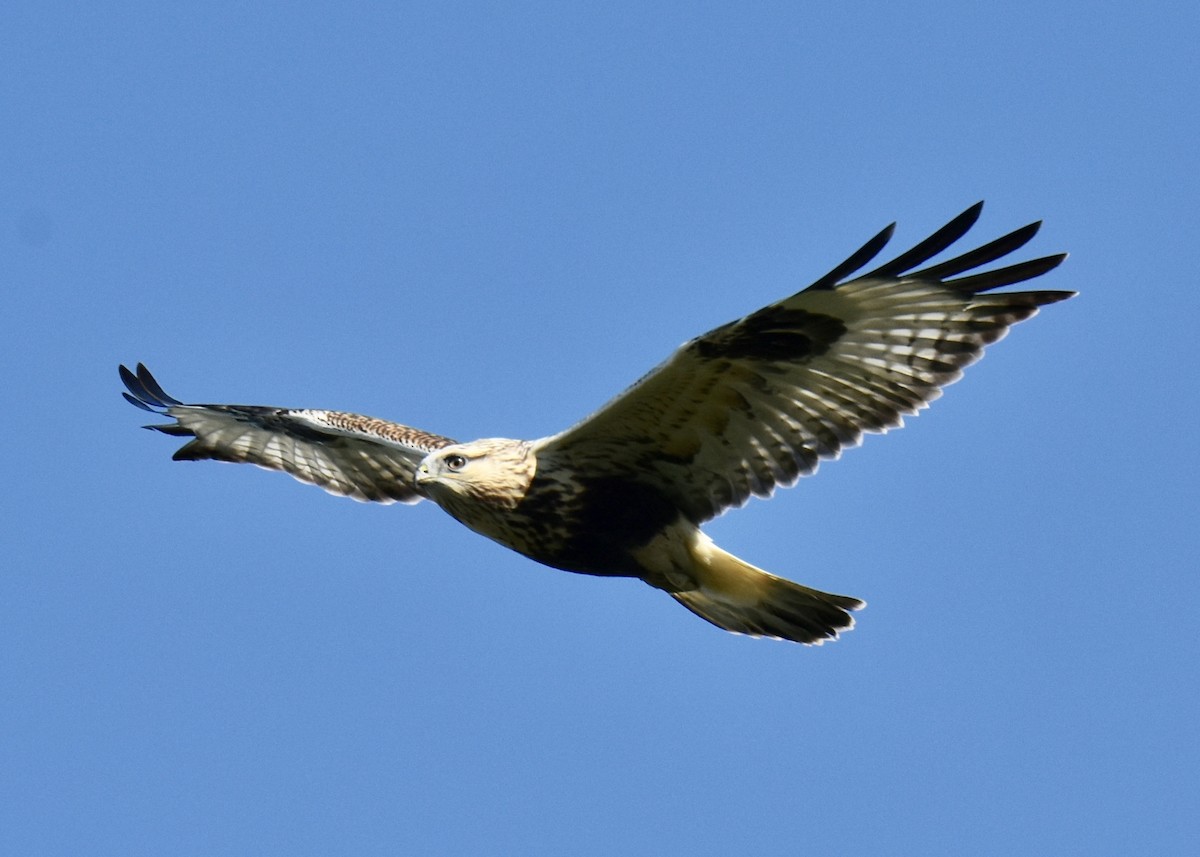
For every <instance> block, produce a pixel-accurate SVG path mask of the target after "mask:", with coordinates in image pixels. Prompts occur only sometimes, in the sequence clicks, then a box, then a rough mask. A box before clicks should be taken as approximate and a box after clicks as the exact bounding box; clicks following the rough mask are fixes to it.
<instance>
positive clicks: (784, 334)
mask: <svg viewBox="0 0 1200 857" xmlns="http://www.w3.org/2000/svg"><path fill="white" fill-rule="evenodd" d="M982 207H983V203H979V204H977V205H974V206H972V207H971V208H969V209H967V211H965V212H963V213H962V214H961V215H959V216H958V217H956V218H955V219H954V220H952V221H951V222H950V223H948V224H946V226H944V227H942V228H941V229H939V230H938V231H937V232H936V233H934V234H933V235H932V236H930V237H929V238H927V239H926V240H924V241H922V242H921V243H920V244H918V245H917V246H916V247H914V248H912V249H911V250H909V251H907V252H906V253H902V254H901V255H900V256H898V257H897V258H895V259H894V260H892V261H891V262H888V263H886V264H884V265H881V266H879V267H878V268H875V269H874V270H872V271H870V272H869V273H866V274H863V275H861V276H859V277H857V278H855V279H846V278H847V277H849V276H850V275H852V274H853V273H855V272H856V271H858V270H859V269H860V268H862V267H863V266H864V265H866V264H867V263H868V262H869V261H871V259H873V258H874V257H875V256H876V255H877V254H878V253H879V252H880V250H882V249H883V246H884V245H885V244H886V243H887V242H888V240H889V239H890V237H891V234H892V231H893V229H894V227H895V224H892V225H891V226H889V227H887V228H886V229H884V230H883V231H882V232H880V233H879V234H878V235H876V236H875V237H874V238H872V239H871V240H870V241H868V242H867V243H866V244H865V245H863V247H862V248H860V249H859V250H858V251H857V252H855V253H854V254H853V255H852V256H851V257H850V258H849V259H847V260H846V261H845V262H843V263H842V264H840V265H838V266H837V267H836V268H835V269H834V270H832V271H831V272H829V273H828V274H826V275H825V276H824V277H822V278H821V279H819V280H817V282H815V283H813V284H812V285H811V286H809V287H808V288H807V289H805V290H803V291H801V292H799V293H797V294H795V295H793V296H791V297H789V298H785V299H784V300H782V301H779V302H778V303H774V304H771V305H770V306H767V307H764V308H763V309H760V310H758V311H757V312H755V313H752V314H750V315H748V316H746V317H745V318H742V319H739V320H737V321H734V322H730V323H729V324H726V325H722V326H721V327H718V328H716V329H715V330H712V331H710V332H708V333H706V334H704V335H703V336H701V337H698V338H696V339H693V340H692V341H691V342H688V343H686V344H685V345H683V346H682V347H681V348H680V349H679V350H678V351H676V352H675V354H674V355H672V356H671V358H670V359H668V360H667V361H666V362H665V363H663V364H662V365H660V366H659V367H658V368H657V369H655V370H653V371H652V372H651V373H650V374H648V375H647V376H646V377H644V378H643V379H642V380H641V381H639V382H638V383H636V384H634V385H633V386H632V387H631V388H629V389H628V390H626V391H625V392H624V393H622V394H621V395H620V396H618V397H617V398H615V399H613V400H612V401H611V402H609V403H608V404H607V405H605V406H604V407H603V408H602V409H601V410H599V411H598V412H596V413H595V414H593V415H592V416H590V417H588V418H587V419H586V420H584V421H583V422H581V423H579V424H578V425H576V426H574V427H573V428H570V429H568V430H567V431H565V432H563V433H561V434H558V435H555V436H553V437H550V438H545V439H543V440H542V441H539V442H538V444H537V446H536V447H535V449H536V452H537V455H538V459H539V461H540V460H542V459H544V458H549V459H551V460H553V461H555V462H556V463H557V464H558V465H560V466H562V465H565V466H568V467H571V468H574V469H575V470H576V472H578V473H581V474H595V475H617V474H620V475H622V476H626V477H628V476H633V475H635V474H636V476H635V478H638V479H639V480H641V481H650V482H652V483H653V484H654V485H655V486H656V487H658V488H659V490H661V491H663V492H665V493H666V494H667V495H668V496H670V497H671V499H672V500H673V502H674V503H675V504H676V506H677V507H678V508H679V509H680V510H681V511H683V513H684V514H686V515H687V516H688V517H689V518H690V519H691V520H692V521H694V522H696V523H699V522H701V521H704V520H707V519H708V518H711V517H713V516H715V515H717V514H719V513H720V512H722V511H723V510H724V509H726V508H729V507H731V506H739V505H741V504H743V503H745V502H746V500H748V499H749V497H750V495H752V494H753V495H758V496H761V497H765V496H769V495H770V494H771V492H772V491H773V490H774V489H775V487H776V486H780V485H783V486H786V485H791V484H792V483H794V482H795V481H796V480H797V479H798V478H799V477H801V476H806V475H808V474H810V473H813V472H814V471H815V470H816V469H817V465H818V463H819V462H820V461H821V460H822V459H827V458H836V457H837V456H838V454H839V453H840V452H841V450H842V449H843V448H845V447H848V446H855V445H857V444H858V443H859V442H860V441H861V439H862V435H863V432H884V431H886V430H888V429H889V428H894V427H897V426H900V425H901V424H902V418H903V416H904V415H905V414H913V413H916V412H917V411H918V410H919V409H921V408H923V407H924V406H926V405H927V404H928V403H929V402H931V401H932V400H933V399H935V398H937V397H938V396H939V395H941V389H942V387H944V386H946V385H947V384H950V383H952V382H954V381H956V380H957V379H958V378H959V377H960V376H961V374H962V370H963V368H964V367H965V366H967V365H968V364H970V363H973V362H974V361H975V360H977V359H978V358H979V357H980V356H981V355H982V353H983V349H984V347H985V346H987V345H989V344H990V343H993V342H995V341H997V340H998V339H1000V338H1001V337H1003V336H1004V335H1005V333H1007V332H1008V328H1009V326H1011V325H1013V324H1015V323H1016V322H1019V321H1023V320H1025V319H1027V318H1030V317H1031V316H1033V315H1034V314H1035V313H1036V312H1037V310H1038V307H1040V306H1043V305H1045V304H1050V303H1054V302H1055V301H1060V300H1063V299H1065V298H1068V297H1071V296H1072V294H1073V293H1072V292H1054V291H1029V292H1000V293H992V292H991V290H992V289H995V288H999V287H1001V286H1008V285H1012V284H1014V283H1020V282H1023V281H1025V280H1029V279H1032V278H1034V277H1037V276H1040V275H1041V274H1044V273H1046V272H1047V271H1049V270H1051V269H1052V268H1054V267H1056V266H1057V265H1058V264H1059V263H1060V262H1062V260H1063V259H1064V258H1066V254H1060V255H1055V256H1046V257H1044V258H1040V259H1034V260H1032V261H1028V262H1021V263H1018V264H1014V265H1010V266H1008V267H1004V268H999V269H996V270H992V271H985V272H982V273H969V272H973V271H975V270H976V269H977V268H979V267H980V266H983V265H987V264H988V263H990V262H994V261H996V260H997V259H1000V258H1001V257H1004V256H1007V255H1008V254H1009V253H1012V252H1013V251H1014V250H1017V249H1018V248H1020V247H1022V246H1024V245H1025V243H1026V242H1028V241H1029V240H1030V239H1031V238H1032V237H1033V236H1034V234H1035V233H1036V232H1037V230H1038V228H1039V227H1040V225H1041V224H1040V222H1039V223H1033V224H1030V225H1029V226H1026V227H1024V228H1022V229H1018V230H1016V231H1015V232H1011V233H1009V234H1008V235H1005V236H1003V237H1001V238H998V239H996V240H995V241H992V242H989V243H987V244H985V245H983V246H982V247H979V248H977V249H975V250H971V251H969V252H966V253H963V254H962V255H960V256H957V257H955V258H953V259H950V260H948V261H944V262H940V263H937V264H934V265H930V266H929V267H926V268H922V269H919V270H914V269H916V268H918V266H920V265H922V264H925V263H926V262H928V261H929V260H930V259H931V258H932V257H934V256H935V255H937V254H938V253H940V252H942V251H943V250H945V249H946V248H947V247H949V246H950V245H951V244H953V243H954V242H955V241H957V240H958V239H959V238H961V237H962V236H963V235H964V234H965V233H966V232H967V230H968V229H970V228H971V226H972V225H973V224H974V223H975V221H976V220H977V219H978V217H979V213H980V211H981V209H982Z"/></svg>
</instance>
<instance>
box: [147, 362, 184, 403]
mask: <svg viewBox="0 0 1200 857" xmlns="http://www.w3.org/2000/svg"><path fill="white" fill-rule="evenodd" d="M137 377H138V381H140V382H141V384H142V386H143V387H144V388H145V389H146V390H148V391H150V394H151V395H153V396H154V398H156V399H158V400H159V401H160V402H162V403H163V404H164V405H182V404H183V402H181V401H179V400H178V399H175V398H172V397H171V396H168V395H167V394H166V393H164V392H163V388H162V387H160V386H159V384H158V381H156V380H155V378H154V376H153V375H151V374H150V370H149V369H147V368H146V364H145V363H139V364H138V365H137Z"/></svg>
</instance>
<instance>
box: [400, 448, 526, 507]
mask: <svg viewBox="0 0 1200 857" xmlns="http://www.w3.org/2000/svg"><path fill="white" fill-rule="evenodd" d="M536 470H537V459H536V458H535V457H534V455H533V454H532V453H531V452H530V444H529V443H528V442H527V441H523V440H510V439H508V438H499V437H492V438H484V439H483V440H473V441H471V442H470V443H455V444H451V445H450V446H445V447H442V448H441V449H439V450H435V451H434V452H431V453H429V455H427V456H425V458H424V460H423V461H422V462H421V464H420V466H419V467H418V468H417V472H416V476H415V480H416V483H417V487H418V488H419V490H420V491H421V492H422V493H423V494H425V495H426V496H428V497H429V498H430V499H431V500H433V501H434V502H435V503H437V504H438V505H440V506H442V507H444V508H446V509H447V510H448V511H451V510H452V509H454V510H457V509H461V508H462V506H463V505H464V504H469V505H482V506H492V507H500V508H504V509H512V508H514V507H515V506H516V505H517V504H518V503H519V502H520V501H521V498H522V497H524V496H525V491H526V490H527V489H528V488H529V483H530V482H532V481H533V475H534V472H535V471H536ZM456 517H458V515H456Z"/></svg>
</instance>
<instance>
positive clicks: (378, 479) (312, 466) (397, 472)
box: [120, 363, 453, 503]
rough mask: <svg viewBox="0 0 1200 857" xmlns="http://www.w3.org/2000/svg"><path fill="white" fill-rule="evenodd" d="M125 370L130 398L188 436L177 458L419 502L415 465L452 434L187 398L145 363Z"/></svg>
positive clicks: (165, 428) (166, 429) (335, 490)
mask: <svg viewBox="0 0 1200 857" xmlns="http://www.w3.org/2000/svg"><path fill="white" fill-rule="evenodd" d="M120 372H121V380H122V381H123V382H124V383H125V386H126V388H127V389H128V392H127V393H124V394H123V395H124V396H125V398H126V400H128V401H129V402H130V403H131V404H133V405H136V406H137V407H139V408H141V409H142V410H146V411H149V412H151V413H154V414H159V415H162V416H167V417H172V418H174V420H175V422H173V423H166V424H162V425H150V426H146V428H149V429H153V430H155V431H159V432H162V433H163V434H168V435H171V436H173V437H186V438H191V440H189V441H188V442H187V443H185V444H184V445H183V446H182V447H180V448H179V449H178V450H177V451H176V452H175V455H174V456H173V457H174V458H175V460H177V461H200V460H206V459H213V460H216V461H230V462H237V463H249V464H255V465H258V466H259V467H264V468H267V469H269V470H281V471H283V472H285V473H289V474H291V475H292V476H294V477H295V478H296V479H298V480H300V481H301V482H308V483H311V484H313V485H317V486H319V487H321V488H323V489H325V490H326V491H328V492H330V493H331V494H339V495H344V496H347V497H352V498H354V499H356V500H362V501H374V502H379V503H392V502H401V503H415V502H417V501H418V500H420V499H421V497H420V495H419V494H418V493H417V491H416V488H415V485H414V482H413V474H414V472H415V470H416V468H417V466H418V465H419V464H420V462H421V460H422V459H423V458H424V457H425V456H426V455H427V454H428V453H429V452H431V451H433V450H435V449H440V448H441V447H443V446H446V445H448V444H450V443H452V442H453V441H451V440H450V439H449V438H446V437H442V436H440V435H434V434H429V433H427V432H423V431H420V430H419V429H414V428H411V427H409V426H404V425H400V424H399V423H392V422H388V421H386V420H380V419H376V418H374V417H365V416H362V415H360V414H349V413H344V412H341V411H322V410H300V409H294V408H274V407H264V406H260V405H202V404H186V403H184V402H181V401H179V400H178V399H175V398H173V397H172V396H169V395H167V393H166V392H164V390H163V388H162V387H161V385H159V383H158V381H157V380H156V379H155V378H154V376H153V375H151V374H150V371H149V370H148V369H146V367H145V366H143V365H142V364H140V363H139V364H138V366H137V370H136V371H130V370H129V369H127V368H126V367H124V366H122V367H120Z"/></svg>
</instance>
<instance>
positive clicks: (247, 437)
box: [120, 203, 1074, 644]
mask: <svg viewBox="0 0 1200 857" xmlns="http://www.w3.org/2000/svg"><path fill="white" fill-rule="evenodd" d="M982 207H983V203H978V204H976V205H974V206H972V207H971V208H969V209H967V210H966V211H964V212H963V213H962V214H960V215H959V216H958V217H956V218H954V219H953V220H951V221H950V222H949V223H948V224H946V225H945V226H943V227H942V228H941V229H939V230H938V231H937V232H935V233H934V234H933V235H931V236H930V237H929V238H926V239H925V240H924V241H922V242H920V243H919V244H917V245H916V246H915V247H913V248H912V249H911V250H908V251H907V252H904V253H901V254H900V255H899V256H897V257H896V258H895V259H893V260H892V261H890V262H887V263H885V264H883V265H880V266H879V267H877V268H875V269H873V270H871V271H869V272H868V273H865V274H860V275H858V276H853V275H854V274H855V273H856V272H857V271H859V270H860V269H861V268H863V267H864V266H866V265H867V264H868V263H869V262H870V261H871V260H872V259H874V258H875V257H876V255H878V254H879V252H880V251H881V250H882V249H883V247H884V245H885V244H887V242H888V240H889V239H890V238H891V235H892V231H893V229H894V227H895V224H892V225H891V226H888V227H887V228H886V229H884V230H883V231H881V232H880V233H879V234H877V235H876V236H875V237H874V238H872V239H871V240H870V241H868V242H867V243H866V244H864V245H863V246H862V247H861V248H859V249H858V250H857V251H855V252H854V253H853V254H851V256H850V258H848V259H847V260H846V261H844V262H842V263H841V264H840V265H838V266H837V267H836V268H834V269H833V270H832V271H830V272H829V273H828V274H826V275H825V276H823V277H821V278H820V279H818V280H817V281H816V282H815V283H813V284H812V285H811V286H809V287H808V288H806V289H804V290H803V291H800V292H798V293H796V294H794V295H792V296H791V297H788V298H784V299H783V300H781V301H778V302H777V303H773V304H771V305H770V306H766V307H763V308H762V309H760V310H757V311H756V312H752V313H750V314H749V315H747V316H745V317H744V318H740V319H738V320H736V321H732V322H729V323H728V324H724V325H721V326H720V327H718V328H715V329H714V330H711V331H709V332H708V333H706V334H704V335H703V336H699V337H697V338H695V339H693V340H691V341H690V342H687V343H685V344H684V345H682V346H681V347H680V348H679V349H678V350H676V351H675V353H674V354H672V355H671V357H670V358H668V359H667V360H666V361H665V362H664V363H662V364H661V365H659V366H658V367H657V368H656V369H654V370H653V371H651V372H650V373H649V374H647V375H646V376H645V377H643V378H642V379H641V380H640V381H638V382H637V383H635V384H634V385H633V386H632V387H630V388H629V389H627V390H626V391H625V392H623V393H621V394H620V395H619V396H617V397H616V398H615V399H613V400H611V401H610V402H609V403H608V404H606V405H605V406H604V407H602V408H601V409H600V410H599V411H597V412H596V413H594V414H592V415H591V416H589V417H588V418H587V419H585V420H583V421H582V422H580V423H578V424H576V425H575V426H572V427H571V428H568V429H567V430H566V431H562V432H559V433H558V434H555V435H551V436H549V437H544V438H542V439H540V440H510V439H507V438H486V439H483V440H474V441H470V442H468V443H459V442H457V441H454V440H451V439H450V438H448V437H443V436H441V435H437V434H431V433H429V432H426V431H422V430H421V429H416V428H411V427H409V426H405V425H400V424H399V423H393V422H389V421H387V420H382V419H377V418H375V417H367V416H361V415H359V414H350V413H343V412H341V411H326V410H311V409H294V408H276V407H263V406H259V405H202V404H184V403H183V402H180V401H179V400H177V399H174V398H172V397H171V396H169V395H167V394H166V393H165V392H164V391H163V388H162V387H161V386H160V385H159V383H158V382H157V381H156V380H155V378H154V376H153V375H151V374H150V372H149V371H148V370H147V369H146V367H145V366H143V365H142V364H140V363H139V364H138V366H137V369H136V371H130V370H129V369H127V368H126V367H125V366H121V367H120V373H121V379H122V381H123V382H124V383H125V386H126V387H127V388H128V390H129V392H128V393H124V394H123V395H124V396H125V398H126V399H128V400H129V402H131V403H132V404H134V405H137V406H138V407H139V408H142V409H144V410H147V411H151V412H153V413H155V414H160V415H165V416H167V417H172V418H173V419H174V422H172V423H168V424H162V425H152V426H146V428H151V429H156V430H157V431H160V432H163V433H164V434H168V435H173V436H178V437H187V438H190V440H189V441H188V442H187V443H186V444H184V445H183V446H182V447H181V448H180V449H179V450H178V451H176V453H175V455H174V458H175V459H176V460H180V461H198V460H203V459H216V460H218V461H233V462H249V463H251V464H257V465H259V466H260V467H265V468H267V469H270V470H282V471H285V472H287V473H290V474H291V475H292V476H294V477H295V478H296V479H299V480H300V481H302V482H310V483H312V484H314V485H319V486H320V487H322V488H324V489H325V490H326V491H329V492H330V493H333V494H341V495H346V496H349V497H353V498H355V499H356V500H362V501H374V502H379V503H391V502H400V503H416V502H418V501H419V500H422V499H427V500H432V501H433V502H434V503H436V504H437V505H438V506H440V507H442V509H444V510H445V511H446V512H448V513H449V514H450V515H451V516H453V517H454V518H456V519H457V520H458V521H460V522H461V523H463V524H465V525H466V526H467V527H469V528H471V529H472V530H475V531H476V532H477V533H480V534H482V535H484V536H487V537H488V538H490V539H492V540H494V541H497V542H499V543H500V544H502V545H504V546H505V547H507V548H511V549H512V550H515V551H517V552H518V553H521V554H524V555H525V556H527V557H529V558H530V559H533V560H536V561H537V562H540V563H543V564H545V565H548V566H551V567H553V568H558V569H562V570H564V571H572V572H577V573H580V574H592V575H603V576H619V577H636V578H640V579H641V580H644V581H645V582H646V583H648V584H650V585H651V586H653V587H655V588H657V589H661V590H663V591H665V592H666V593H668V594H669V595H670V596H671V597H672V598H674V599H675V600H676V601H678V602H679V603H680V604H682V605H683V606H684V607H686V608H687V609H688V610H691V611H692V612H693V613H695V614H696V615H697V616H700V617H701V618H702V619H706V620H707V621H709V622H711V623H712V624H714V625H716V626H718V627H720V628H724V629H726V630H728V631H733V632H736V633H740V634H748V635H751V636H756V637H774V638H779V639H784V640H794V641H796V642H799V643H816V644H819V643H821V642H823V641H825V640H827V639H833V638H836V637H837V636H838V632H840V631H843V630H846V629H849V628H850V627H852V626H853V624H854V620H853V618H852V617H851V615H850V613H851V611H854V610H857V609H859V608H860V607H862V606H863V602H862V601H860V600H858V599H857V598H851V597H848V596H845V595H834V594H831V593H828V592H822V591H820V590H817V589H812V588H809V587H807V586H802V585H800V584H798V583H793V582H792V581H790V580H785V579H784V578H781V577H777V576H775V575H773V574H770V573H768V572H766V571H763V570H762V569H760V568H756V567H755V566H753V565H750V564H749V563H748V562H745V561H744V560H741V559H739V558H738V557H736V556H733V555H732V554H730V553H727V552H726V551H723V550H721V549H720V548H719V547H717V546H716V545H715V544H714V543H713V542H712V540H711V539H710V538H708V536H706V535H705V534H704V533H703V532H702V531H701V529H700V525H701V524H703V523H704V522H705V521H707V520H709V519H711V518H714V517H716V516H717V515H719V514H721V513H722V512H724V511H725V510H726V509H729V508H732V507H737V506H741V505H743V504H744V503H745V502H746V501H747V500H749V498H750V497H751V495H755V496H759V497H768V496H770V495H771V494H772V492H773V491H774V489H775V488H776V487H779V486H788V485H791V484H793V483H794V482H795V481H796V480H797V479H798V478H800V477H801V476H807V475H809V474H811V473H814V472H815V471H816V469H817V465H818V463H819V462H820V461H821V460H822V459H830V458H836V457H837V456H838V455H839V454H840V452H841V450H842V449H843V448H846V447H850V446H856V445H857V444H858V443H859V442H860V441H861V440H862V435H863V433H864V432H879V433H882V432H885V431H887V430H888V429H890V428H896V427H898V426H900V425H901V424H902V419H903V417H904V415H906V414H915V413H916V412H917V411H918V410H920V409H921V408H923V407H925V406H926V405H928V404H929V402H931V401H932V400H933V399H935V398H937V397H938V396H940V395H941V391H942V388H943V387H945V386H946V385H947V384H950V383H952V382H954V381H956V380H958V378H959V377H960V376H961V374H962V370H963V368H964V367H965V366H967V365H968V364H970V363H973V362H974V361H975V360H977V359H978V358H979V357H980V356H981V355H982V354H983V349H984V347H985V346H987V345H990V344H991V343H993V342H995V341H996V340H998V339H1000V338H1001V337H1003V336H1004V335H1005V334H1006V333H1007V332H1008V328H1009V327H1010V326H1011V325H1013V324H1016V323H1017V322H1019V321H1024V320H1025V319H1027V318H1030V317H1032V316H1033V315H1034V314H1035V313H1036V312H1037V311H1038V308H1039V307H1041V306H1044V305H1046V304H1051V303H1054V302H1056V301H1061V300H1064V299H1066V298H1069V297H1071V296H1072V295H1073V294H1074V293H1073V292H1065V291H1017V292H1012V291H1010V292H996V291H993V290H994V289H997V288H1000V287H1003V286H1010V285H1013V284H1015V283H1020V282H1024V281H1026V280H1030V279H1033V278H1035V277H1038V276H1041V275H1042V274H1045V273H1046V272H1047V271H1049V270H1051V269H1052V268H1054V267H1056V266H1057V265H1058V264H1059V263H1060V262H1062V260H1063V259H1064V258H1066V254H1065V253H1064V254H1058V255H1053V256H1045V257H1042V258H1038V259H1033V260H1030V261H1026V262H1018V263H1015V264H1010V265H1007V266H1006V267H1001V268H995V269H993V270H989V271H982V272H980V271H978V269H979V268H980V267H982V266H985V265H988V264H989V263H992V262H995V261H996V260H998V259H1001V258H1003V257H1005V256H1008V255H1009V254H1010V253H1012V252H1013V251H1015V250H1017V249H1019V248H1020V247H1022V246H1024V245H1025V244H1026V243H1027V242H1028V241H1029V240H1030V239H1031V238H1033V236H1034V235H1035V234H1036V233H1037V231H1038V228H1039V227H1040V225H1041V223H1040V222H1038V223H1031V224H1030V225H1028V226H1025V227H1023V228H1021V229H1017V230H1016V231H1014V232H1010V233H1009V234H1007V235H1004V236H1003V237H1001V238H997V239H996V240H994V241H990V242H988V243H987V244H984V245H983V246H981V247H978V248H976V249H973V250H969V251H967V252H965V253H962V254H961V255H959V256H956V257H954V258H952V259H948V260H946V261H942V262H937V263H935V264H930V265H928V267H924V268H921V267H920V266H921V265H924V264H926V263H927V262H929V260H930V259H932V258H933V257H934V256H936V255H937V254H939V253H941V252H942V251H943V250H945V249H946V248H948V247H950V245H952V244H953V243H954V242H956V241H957V240H958V239H960V238H961V237H962V236H963V235H964V234H965V233H966V232H967V231H968V230H969V229H970V228H971V226H973V225H974V223H975V221H976V220H977V219H978V217H979V213H980V211H981V210H982Z"/></svg>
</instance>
